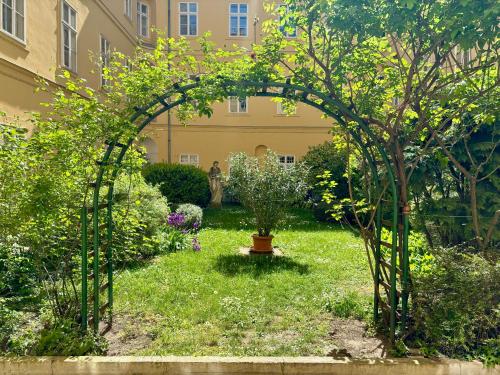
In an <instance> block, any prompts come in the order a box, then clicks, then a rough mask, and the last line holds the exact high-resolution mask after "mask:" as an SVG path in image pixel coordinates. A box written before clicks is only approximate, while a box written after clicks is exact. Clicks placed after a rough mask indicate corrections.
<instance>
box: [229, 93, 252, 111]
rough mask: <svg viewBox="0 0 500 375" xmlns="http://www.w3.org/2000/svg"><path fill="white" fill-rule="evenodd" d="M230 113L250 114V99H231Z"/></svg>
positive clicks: (235, 97)
mask: <svg viewBox="0 0 500 375" xmlns="http://www.w3.org/2000/svg"><path fill="white" fill-rule="evenodd" d="M229 112H230V113H247V112H248V98H238V97H237V96H231V97H230V98H229Z"/></svg>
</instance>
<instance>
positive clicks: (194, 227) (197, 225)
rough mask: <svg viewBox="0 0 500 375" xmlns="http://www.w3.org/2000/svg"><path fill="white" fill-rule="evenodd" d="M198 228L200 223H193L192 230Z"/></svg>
mask: <svg viewBox="0 0 500 375" xmlns="http://www.w3.org/2000/svg"><path fill="white" fill-rule="evenodd" d="M199 227H200V222H199V221H195V222H194V224H193V229H194V230H197V229H198V228H199Z"/></svg>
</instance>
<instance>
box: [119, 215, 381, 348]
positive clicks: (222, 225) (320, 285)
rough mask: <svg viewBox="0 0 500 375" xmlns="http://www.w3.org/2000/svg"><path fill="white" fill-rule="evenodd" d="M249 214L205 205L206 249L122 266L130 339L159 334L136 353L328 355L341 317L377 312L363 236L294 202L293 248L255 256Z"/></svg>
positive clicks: (279, 239) (283, 237)
mask: <svg viewBox="0 0 500 375" xmlns="http://www.w3.org/2000/svg"><path fill="white" fill-rule="evenodd" d="M252 233H253V230H252V226H251V219H250V216H249V215H248V213H246V212H245V210H244V209H242V208H240V207H236V206H233V207H226V208H224V209H222V210H212V209H208V210H206V211H205V217H204V226H203V230H202V231H201V232H200V241H201V245H202V251H201V252H198V253H195V252H193V251H184V252H178V253H172V254H169V255H165V256H161V257H159V258H158V259H157V260H155V261H154V262H153V263H152V264H150V265H148V266H146V267H143V268H140V269H135V270H126V271H123V272H121V273H120V274H119V276H118V277H117V280H116V284H115V313H116V315H117V316H118V319H117V321H118V322H119V325H120V332H119V336H120V340H121V341H122V342H126V341H127V340H134V339H137V338H138V337H139V336H141V335H142V336H145V337H149V339H148V340H145V341H144V343H143V344H142V345H139V347H141V346H142V348H141V349H138V348H135V350H133V354H145V355H167V354H172V355H251V356H260V355H262V356H264V355H266V356H278V355H288V356H297V355H325V354H326V353H327V352H328V350H329V349H331V346H332V345H331V344H332V343H331V339H330V337H329V332H330V329H331V322H332V319H333V317H334V316H335V315H336V316H341V317H348V316H351V317H357V318H367V317H369V315H370V311H371V307H370V304H371V296H372V281H371V276H370V272H369V268H368V263H367V260H366V255H365V251H364V247H363V244H362V241H361V240H360V239H359V238H358V237H357V236H356V235H355V234H353V233H352V232H350V231H348V230H345V229H342V228H340V227H338V226H332V225H328V224H324V223H317V222H316V221H315V220H314V218H313V216H312V214H311V213H310V212H309V211H306V210H299V209H297V210H292V211H291V212H290V213H289V214H288V215H287V217H286V223H284V224H283V225H282V227H281V228H280V229H279V230H277V231H276V232H275V233H274V235H275V240H274V244H275V246H278V247H279V248H280V249H281V250H282V251H283V253H284V256H283V257H267V256H261V257H255V256H252V257H248V256H246V257H245V256H242V255H240V254H239V252H238V249H239V248H240V247H242V246H248V245H249V244H250V241H251V238H250V235H251V234H252Z"/></svg>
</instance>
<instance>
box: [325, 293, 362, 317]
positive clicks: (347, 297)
mask: <svg viewBox="0 0 500 375" xmlns="http://www.w3.org/2000/svg"><path fill="white" fill-rule="evenodd" d="M325 309H326V310H327V311H328V312H331V313H332V314H333V315H334V316H336V317H339V318H345V319H348V318H354V319H368V317H369V311H370V306H369V304H368V303H367V300H366V298H363V297H362V296H360V295H359V293H357V292H354V291H348V292H346V293H344V294H342V295H335V296H333V297H330V298H328V299H326V300H325Z"/></svg>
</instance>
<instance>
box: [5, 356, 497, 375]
mask: <svg viewBox="0 0 500 375" xmlns="http://www.w3.org/2000/svg"><path fill="white" fill-rule="evenodd" d="M0 374H1V375H20V374H22V375H25V374H29V375H83V374H92V375H117V374H120V375H122V374H125V375H142V374H147V375H185V374H195V375H225V374H232V375H240V374H241V375H262V374H269V375H299V374H300V375H309V374H311V375H312V374H314V375H323V374H324V375H326V374H329V375H393V374H394V375H430V374H437V375H483V374H484V375H493V374H500V367H499V366H497V367H496V368H485V367H483V365H482V364H481V363H480V362H463V361H457V360H449V359H427V358H417V357H415V358H401V359H345V360H342V359H333V358H330V357H241V358H237V357H174V356H169V357H0Z"/></svg>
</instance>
